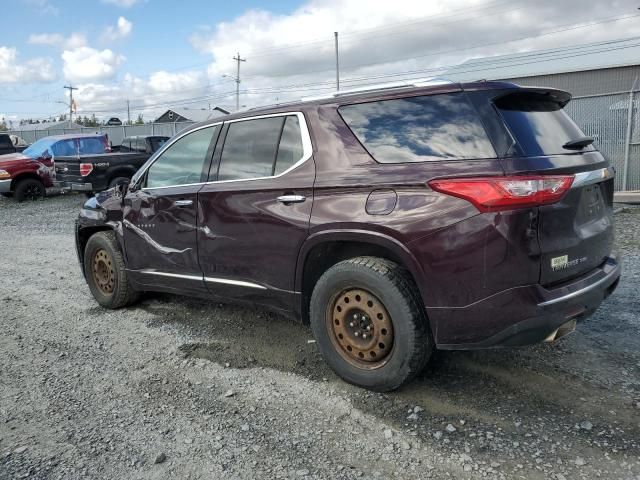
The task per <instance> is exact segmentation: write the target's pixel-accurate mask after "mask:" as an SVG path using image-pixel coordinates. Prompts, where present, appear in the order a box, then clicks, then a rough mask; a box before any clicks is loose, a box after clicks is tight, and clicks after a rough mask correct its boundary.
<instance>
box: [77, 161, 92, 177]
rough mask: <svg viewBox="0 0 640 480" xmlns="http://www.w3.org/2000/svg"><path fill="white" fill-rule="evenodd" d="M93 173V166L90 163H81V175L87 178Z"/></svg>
mask: <svg viewBox="0 0 640 480" xmlns="http://www.w3.org/2000/svg"><path fill="white" fill-rule="evenodd" d="M92 171H93V165H92V164H90V163H81V164H80V175H82V176H83V177H86V176H87V175H89V174H90V173H91V172H92Z"/></svg>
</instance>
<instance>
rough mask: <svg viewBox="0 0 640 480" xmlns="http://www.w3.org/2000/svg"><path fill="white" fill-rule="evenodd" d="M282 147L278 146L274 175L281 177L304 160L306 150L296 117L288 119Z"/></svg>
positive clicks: (283, 132) (281, 141)
mask: <svg viewBox="0 0 640 480" xmlns="http://www.w3.org/2000/svg"><path fill="white" fill-rule="evenodd" d="M286 118H287V119H286V120H285V122H284V128H283V129H282V136H281V137H280V145H279V146H278V156H277V157H276V168H275V170H274V172H273V174H274V175H279V174H281V173H282V172H284V171H285V170H287V169H288V168H290V167H291V166H293V165H294V164H295V163H296V162H298V161H299V160H301V159H302V156H303V155H304V148H303V146H302V133H301V132H300V122H299V121H298V117H297V116H296V115H290V116H288V117H286Z"/></svg>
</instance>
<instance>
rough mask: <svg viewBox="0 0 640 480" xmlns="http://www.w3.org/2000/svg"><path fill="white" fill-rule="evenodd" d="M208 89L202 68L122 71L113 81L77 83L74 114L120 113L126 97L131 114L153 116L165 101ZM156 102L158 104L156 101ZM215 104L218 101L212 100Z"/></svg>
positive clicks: (197, 94) (198, 104)
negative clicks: (119, 78)
mask: <svg viewBox="0 0 640 480" xmlns="http://www.w3.org/2000/svg"><path fill="white" fill-rule="evenodd" d="M209 92H210V86H209V83H208V80H207V76H206V73H205V72H201V71H195V70H194V71H187V72H181V73H171V72H165V71H159V72H155V73H154V74H152V75H151V76H150V77H149V78H146V79H142V78H138V77H134V76H132V75H129V74H127V75H125V76H124V79H123V80H122V81H121V82H119V83H117V84H114V85H104V84H100V83H86V84H82V85H79V89H78V90H77V91H76V92H74V94H73V95H74V98H76V101H77V104H78V114H80V115H91V113H94V112H95V113H96V115H97V116H99V117H109V116H112V115H116V116H118V115H124V114H125V113H126V100H127V99H129V100H130V105H131V114H132V116H133V115H135V116H137V115H138V113H143V114H144V117H145V118H146V119H153V118H155V117H157V116H159V115H160V113H162V112H164V111H165V110H166V109H167V107H166V106H165V105H164V104H165V103H167V102H168V101H169V102H175V103H176V104H180V103H181V102H183V101H185V100H188V99H192V98H194V97H202V96H204V95H207V94H208V93H209ZM158 104H160V105H158ZM212 104H213V105H214V106H215V105H217V104H218V103H216V102H212ZM186 106H187V107H189V108H203V107H207V108H208V105H207V101H206V100H202V101H201V102H196V103H189V104H188V105H186Z"/></svg>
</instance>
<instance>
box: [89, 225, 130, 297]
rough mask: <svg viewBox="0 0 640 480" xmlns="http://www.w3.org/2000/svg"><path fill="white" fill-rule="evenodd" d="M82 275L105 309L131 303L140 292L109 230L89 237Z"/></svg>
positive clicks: (113, 234) (114, 236)
mask: <svg viewBox="0 0 640 480" xmlns="http://www.w3.org/2000/svg"><path fill="white" fill-rule="evenodd" d="M84 277H85V279H86V280H87V284H88V285H89V290H91V294H92V295H93V297H94V298H95V299H96V301H97V302H98V303H99V304H100V305H102V306H103V307H106V308H112V309H115V308H120V307H124V306H127V305H130V304H132V303H134V302H135V301H136V300H137V299H138V297H139V295H140V294H139V292H137V291H136V290H134V289H133V287H132V286H131V284H130V283H129V279H128V277H127V271H126V269H125V264H124V257H123V256H122V252H121V251H120V247H119V245H118V241H117V240H116V235H115V233H114V232H112V231H108V232H98V233H95V234H93V235H92V236H91V237H90V238H89V241H88V242H87V246H86V247H85V249H84Z"/></svg>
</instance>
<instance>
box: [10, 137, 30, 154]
mask: <svg viewBox="0 0 640 480" xmlns="http://www.w3.org/2000/svg"><path fill="white" fill-rule="evenodd" d="M9 136H10V137H11V143H13V146H14V147H16V150H17V151H18V152H21V151H22V150H24V149H25V148H27V147H28V146H29V144H28V143H27V141H26V140H25V139H24V138H22V137H20V136H18V135H14V134H11V135H9Z"/></svg>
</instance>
